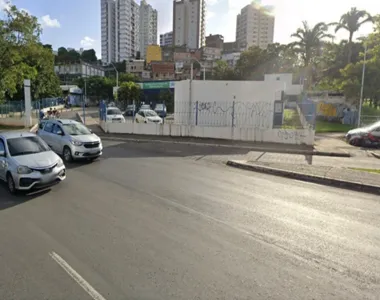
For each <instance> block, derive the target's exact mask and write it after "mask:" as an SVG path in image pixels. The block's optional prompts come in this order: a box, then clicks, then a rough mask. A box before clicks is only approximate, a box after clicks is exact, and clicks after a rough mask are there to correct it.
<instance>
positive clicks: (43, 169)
mask: <svg viewBox="0 0 380 300" xmlns="http://www.w3.org/2000/svg"><path fill="white" fill-rule="evenodd" d="M65 178H66V168H65V165H64V163H63V161H62V159H61V158H60V157H59V156H58V155H57V154H55V153H54V152H53V151H51V149H50V148H49V146H48V145H47V144H46V143H45V142H44V141H43V140H42V139H41V138H40V137H38V136H36V135H35V134H34V133H30V132H2V133H0V179H1V180H3V181H5V182H6V183H7V186H8V190H9V191H10V192H11V193H12V194H14V193H16V192H17V191H18V190H23V191H29V190H32V189H35V188H44V187H47V186H50V185H53V184H55V183H58V182H61V181H62V180H64V179H65Z"/></svg>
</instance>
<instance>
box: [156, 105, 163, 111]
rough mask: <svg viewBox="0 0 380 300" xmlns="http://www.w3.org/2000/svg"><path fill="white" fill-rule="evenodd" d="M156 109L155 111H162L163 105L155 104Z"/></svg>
mask: <svg viewBox="0 0 380 300" xmlns="http://www.w3.org/2000/svg"><path fill="white" fill-rule="evenodd" d="M156 109H157V110H164V105H163V104H157V105H156Z"/></svg>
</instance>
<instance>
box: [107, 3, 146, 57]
mask: <svg viewBox="0 0 380 300" xmlns="http://www.w3.org/2000/svg"><path fill="white" fill-rule="evenodd" d="M139 25H140V10H139V5H138V4H137V3H136V2H135V1H134V0H101V26H102V28H101V35H102V61H103V63H107V64H109V63H111V62H122V61H123V60H128V59H129V58H131V57H135V56H136V54H137V52H139V51H140V30H139Z"/></svg>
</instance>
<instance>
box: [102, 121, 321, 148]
mask: <svg viewBox="0 0 380 300" xmlns="http://www.w3.org/2000/svg"><path fill="white" fill-rule="evenodd" d="M100 126H101V127H102V129H103V130H104V131H105V132H106V133H124V134H145V135H153V136H154V135H156V136H173V137H199V138H215V139H226V140H237V141H252V142H268V143H281V144H296V145H300V144H306V145H313V144H314V131H313V130H312V129H297V130H293V129H258V128H237V127H234V128H232V127H211V126H188V125H179V124H161V125H157V124H142V123H106V122H103V121H102V122H100Z"/></svg>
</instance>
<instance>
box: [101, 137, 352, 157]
mask: <svg viewBox="0 0 380 300" xmlns="http://www.w3.org/2000/svg"><path fill="white" fill-rule="evenodd" d="M98 135H99V137H100V138H101V139H103V140H110V141H126V142H134V143H161V144H180V145H190V146H191V145H192V146H205V147H223V148H235V149H247V150H249V151H258V152H271V153H284V154H299V155H317V156H333V157H351V155H350V154H349V153H343V152H326V151H316V150H296V149H274V148H263V147H252V146H244V145H241V146H238V145H224V144H210V143H197V142H183V141H165V140H157V139H152V140H149V139H136V138H119V137H112V136H107V135H106V134H98Z"/></svg>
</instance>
